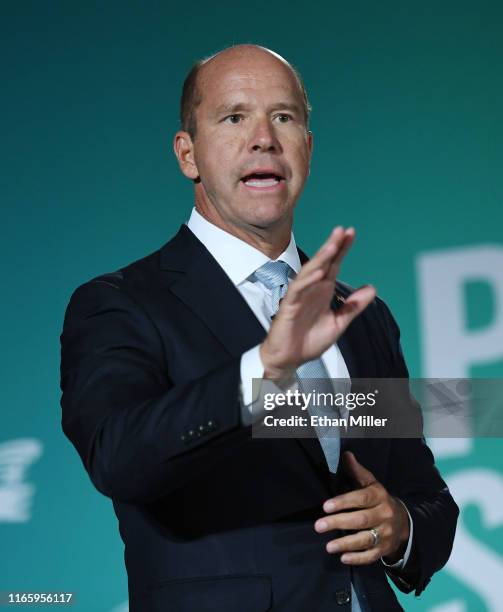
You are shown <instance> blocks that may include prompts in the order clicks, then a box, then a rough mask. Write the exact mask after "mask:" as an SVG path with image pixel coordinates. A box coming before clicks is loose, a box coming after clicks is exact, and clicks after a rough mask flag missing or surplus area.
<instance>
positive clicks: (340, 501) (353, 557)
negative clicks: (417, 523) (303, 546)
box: [315, 451, 409, 565]
mask: <svg viewBox="0 0 503 612" xmlns="http://www.w3.org/2000/svg"><path fill="white" fill-rule="evenodd" d="M343 460H344V468H345V469H346V471H347V472H348V473H349V474H350V475H351V476H352V477H353V478H354V479H355V481H356V482H357V484H358V485H359V487H360V488H358V489H356V490H355V491H350V492H349V493H344V494H343V495H338V496H336V497H333V498H332V499H329V500H327V501H326V502H325V503H324V504H323V510H324V511H325V512H327V513H329V514H328V515H327V516H324V517H323V518H321V519H318V520H317V521H316V523H315V529H316V531H318V532H319V533H325V532H327V531H332V530H336V529H343V530H351V531H355V533H352V534H351V535H345V536H343V537H340V538H336V539H335V540H331V541H330V542H328V543H327V545H326V549H327V552H329V553H342V556H341V561H342V562H343V563H346V564H348V565H367V564H369V563H375V562H376V561H377V560H378V559H379V558H380V557H383V558H384V560H385V561H386V563H395V562H396V561H398V560H399V559H400V558H401V557H402V556H403V553H404V551H405V548H406V544H407V541H408V539H409V517H408V515H407V511H406V509H405V507H404V506H403V505H402V503H401V502H400V501H399V500H397V499H395V498H394V497H392V496H391V495H389V493H388V492H387V491H386V489H385V488H384V487H383V485H382V484H381V483H379V482H378V481H377V480H376V479H375V477H374V475H373V474H372V472H369V470H367V469H366V468H364V467H363V465H361V464H360V463H358V461H357V460H356V457H355V456H354V455H353V453H351V452H349V451H346V452H345V453H344V455H343ZM371 529H375V530H376V531H377V534H378V541H377V542H376V541H375V537H374V535H373V534H372V532H371V531H370V530H371Z"/></svg>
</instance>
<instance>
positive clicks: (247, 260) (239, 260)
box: [187, 208, 301, 287]
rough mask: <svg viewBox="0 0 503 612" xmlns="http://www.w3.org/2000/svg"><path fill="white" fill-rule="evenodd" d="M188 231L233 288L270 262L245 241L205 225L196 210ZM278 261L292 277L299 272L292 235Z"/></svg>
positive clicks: (298, 261) (191, 217) (189, 222)
mask: <svg viewBox="0 0 503 612" xmlns="http://www.w3.org/2000/svg"><path fill="white" fill-rule="evenodd" d="M187 227H188V228H189V229H190V231H191V232H192V233H193V234H194V235H195V236H196V238H198V239H199V240H200V241H201V242H202V243H203V244H204V246H205V247H206V248H207V249H208V251H209V252H210V253H211V254H212V255H213V257H214V258H215V259H216V260H217V262H218V263H219V265H220V266H221V268H223V270H224V272H225V273H226V274H227V276H228V277H229V278H230V279H231V281H232V282H233V283H234V285H235V286H236V287H237V286H238V285H240V284H241V283H242V282H243V281H245V280H246V279H247V278H248V277H249V276H250V275H251V274H253V273H254V272H255V270H257V269H258V268H260V266H263V265H264V264H265V263H267V262H268V261H271V260H270V259H269V257H267V255H265V254H264V253H262V252H261V251H259V250H258V249H256V248H255V247H252V246H251V245H250V244H248V243H247V242H245V241H244V240H241V239H240V238H237V237H236V236H233V235H232V234H229V233H228V232H226V231H225V230H223V229H220V228H219V227H217V226H216V225H213V223H210V222H209V221H207V220H206V219H205V218H204V217H203V216H202V215H200V214H199V213H198V212H197V210H196V209H195V208H193V209H192V214H191V215H190V219H189V220H188V221H187ZM277 260H281V261H284V262H285V263H287V264H288V265H289V266H290V267H291V268H292V270H293V271H294V272H295V274H297V273H298V272H299V270H300V267H301V264H300V259H299V253H298V251H297V245H296V244H295V238H294V237H293V233H292V234H291V238H290V243H289V244H288V246H287V247H286V249H285V250H284V251H283V253H281V255H280V256H279V257H278V259H277ZM277 260H276V261H277Z"/></svg>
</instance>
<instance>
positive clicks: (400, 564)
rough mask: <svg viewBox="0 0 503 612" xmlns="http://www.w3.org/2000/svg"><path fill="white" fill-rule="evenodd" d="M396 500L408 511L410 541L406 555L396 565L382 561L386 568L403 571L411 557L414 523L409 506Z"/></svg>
mask: <svg viewBox="0 0 503 612" xmlns="http://www.w3.org/2000/svg"><path fill="white" fill-rule="evenodd" d="M395 499H396V500H397V501H399V502H400V503H401V504H402V506H403V507H404V508H405V510H406V511H407V516H408V517H409V540H408V542H407V548H406V549H405V553H404V555H403V558H402V559H399V560H398V561H397V562H396V563H386V561H385V560H384V559H383V558H382V557H381V561H382V562H383V564H384V565H385V566H386V567H389V568H391V569H394V570H403V569H404V567H405V564H406V563H407V561H408V560H409V557H410V549H411V548H412V537H413V535H414V523H413V522H412V517H411V516H410V512H409V511H408V509H407V506H406V505H405V504H404V503H403V501H402V500H401V499H398V497H395Z"/></svg>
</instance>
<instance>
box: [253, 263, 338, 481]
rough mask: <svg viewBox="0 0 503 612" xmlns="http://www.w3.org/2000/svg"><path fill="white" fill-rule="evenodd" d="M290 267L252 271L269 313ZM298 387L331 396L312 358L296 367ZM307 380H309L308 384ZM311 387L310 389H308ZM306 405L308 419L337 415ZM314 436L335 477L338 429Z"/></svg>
mask: <svg viewBox="0 0 503 612" xmlns="http://www.w3.org/2000/svg"><path fill="white" fill-rule="evenodd" d="M290 270H291V268H290V266H289V265H288V264H287V263H285V262H284V261H268V262H267V263H265V264H264V265H263V266H261V267H260V268H259V269H258V270H256V271H255V278H257V280H259V281H260V282H261V283H262V284H263V285H265V286H266V287H267V288H268V289H270V290H271V297H272V311H273V313H276V312H277V310H278V308H279V302H280V300H281V298H282V297H283V296H284V295H285V293H286V290H287V288H288V281H289V280H290V279H289V271H290ZM296 373H297V376H298V378H299V379H300V380H299V384H300V387H301V388H302V390H303V391H304V392H306V393H309V392H311V391H313V392H314V393H328V394H330V395H329V396H328V397H330V396H331V395H333V393H334V389H333V387H332V384H331V382H330V380H329V379H330V376H329V374H328V372H327V369H326V367H325V364H324V363H323V361H322V360H321V359H313V361H308V362H306V363H304V364H303V365H301V366H300V367H299V368H297V372H296ZM307 379H313V380H311V382H310V383H309V382H308V380H307ZM312 387H314V388H312ZM317 404H318V402H316V403H315V405H313V404H310V406H309V408H308V412H309V414H310V415H312V416H326V417H329V418H334V417H337V416H338V412H335V411H334V409H333V407H332V406H324V405H321V406H319V405H317ZM315 430H316V435H317V436H318V440H319V442H320V444H321V448H322V449H323V453H324V454H325V459H326V461H327V465H328V469H329V470H330V471H331V472H333V473H334V474H335V472H337V466H338V465H339V455H340V435H339V428H338V427H332V426H320V427H315Z"/></svg>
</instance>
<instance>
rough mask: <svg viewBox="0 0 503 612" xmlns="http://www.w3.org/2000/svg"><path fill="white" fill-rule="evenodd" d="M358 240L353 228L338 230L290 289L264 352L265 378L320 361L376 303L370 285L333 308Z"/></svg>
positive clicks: (276, 376) (292, 283)
mask: <svg viewBox="0 0 503 612" xmlns="http://www.w3.org/2000/svg"><path fill="white" fill-rule="evenodd" d="M354 237H355V231H354V229H353V228H349V229H344V228H342V227H340V226H339V227H336V228H335V229H334V230H333V231H332V233H331V234H330V236H329V238H328V240H327V241H326V242H325V244H324V245H323V246H322V247H321V248H320V249H319V251H318V252H317V253H316V255H315V256H314V257H313V258H312V259H310V260H309V261H308V262H307V263H306V264H304V265H303V266H302V268H301V270H300V272H299V274H298V275H297V277H296V278H295V280H293V281H292V282H291V283H290V284H289V285H288V291H287V293H286V295H285V297H284V299H283V300H281V305H280V307H279V310H278V313H277V315H276V317H275V318H274V321H273V323H272V325H271V328H270V330H269V333H268V335H267V337H266V339H265V340H264V342H263V343H262V345H261V347H260V356H261V359H262V363H263V364H264V367H265V374H264V376H265V378H283V377H285V376H288V375H290V374H291V373H292V372H293V371H294V370H296V369H297V368H298V367H299V366H300V365H302V364H303V363H305V362H307V361H311V360H312V359H316V358H318V357H319V356H320V355H322V353H324V352H325V351H326V350H327V348H328V347H329V346H331V345H332V344H334V342H336V341H337V340H338V338H339V337H340V336H341V335H342V334H343V332H344V331H345V329H346V328H347V327H348V325H349V324H350V323H351V321H352V320H353V319H354V318H355V317H357V316H358V315H359V314H360V313H361V312H362V311H363V310H364V309H365V308H366V307H367V306H368V305H369V304H370V302H371V301H372V300H373V299H374V297H375V294H376V292H375V289H374V287H372V286H371V285H365V286H363V287H361V288H360V289H358V290H356V291H354V292H353V293H352V294H351V295H350V296H349V297H348V298H347V300H346V302H345V303H344V305H343V306H342V307H341V308H339V309H338V310H337V311H334V310H332V308H331V306H330V304H331V301H332V298H333V294H334V288H335V281H336V278H337V275H338V273H339V269H340V266H341V263H342V260H343V259H344V256H345V255H346V253H347V251H348V250H349V248H350V246H351V244H352V242H353V240H354Z"/></svg>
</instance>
